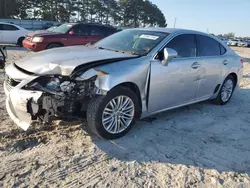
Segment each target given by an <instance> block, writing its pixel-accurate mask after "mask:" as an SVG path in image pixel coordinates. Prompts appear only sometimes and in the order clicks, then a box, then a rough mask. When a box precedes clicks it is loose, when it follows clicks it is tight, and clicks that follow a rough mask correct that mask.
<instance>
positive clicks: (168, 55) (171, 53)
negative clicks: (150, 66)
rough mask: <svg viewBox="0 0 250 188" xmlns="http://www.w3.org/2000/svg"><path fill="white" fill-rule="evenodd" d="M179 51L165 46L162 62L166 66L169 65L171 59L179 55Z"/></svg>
mask: <svg viewBox="0 0 250 188" xmlns="http://www.w3.org/2000/svg"><path fill="white" fill-rule="evenodd" d="M177 56H178V53H177V52H176V51H175V50H173V49H171V48H164V50H163V60H162V62H161V63H162V64H163V65H164V66H167V65H168V63H169V61H171V60H172V59H173V58H175V57H177Z"/></svg>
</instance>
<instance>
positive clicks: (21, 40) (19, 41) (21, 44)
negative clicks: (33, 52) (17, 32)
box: [17, 37, 25, 47]
mask: <svg viewBox="0 0 250 188" xmlns="http://www.w3.org/2000/svg"><path fill="white" fill-rule="evenodd" d="M24 39H25V37H20V38H19V39H18V40H17V45H18V46H20V47H23V40H24Z"/></svg>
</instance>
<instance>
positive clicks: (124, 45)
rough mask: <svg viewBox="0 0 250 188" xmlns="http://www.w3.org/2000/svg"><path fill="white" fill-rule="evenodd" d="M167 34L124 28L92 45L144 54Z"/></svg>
mask: <svg viewBox="0 0 250 188" xmlns="http://www.w3.org/2000/svg"><path fill="white" fill-rule="evenodd" d="M167 35H168V33H163V32H155V31H143V30H124V31H121V32H119V33H116V34H113V35H111V36H109V37H107V38H105V39H103V40H101V41H99V42H97V43H95V44H94V46H96V47H99V48H102V49H108V50H113V51H121V52H125V53H126V52H127V53H131V54H137V55H146V54H148V53H149V52H150V51H151V50H152V49H153V48H154V47H155V46H156V45H157V44H159V43H160V42H161V41H162V40H163V39H164V38H165V37H166V36H167Z"/></svg>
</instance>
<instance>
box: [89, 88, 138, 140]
mask: <svg viewBox="0 0 250 188" xmlns="http://www.w3.org/2000/svg"><path fill="white" fill-rule="evenodd" d="M138 112H139V103H138V99H137V96H136V94H135V93H134V92H133V91H132V90H130V89H129V88H126V87H117V88H114V89H113V90H111V91H110V92H109V93H108V94H107V95H106V96H97V97H95V98H93V99H92V100H91V101H90V103H89V105H88V109H87V122H88V126H89V127H90V129H91V130H92V131H93V132H94V133H96V134H97V135H100V136H101V137H103V138H106V139H115V138H119V137H122V136H124V135H125V134H126V133H127V132H128V131H129V130H130V129H131V127H132V125H133V124H134V122H135V119H136V117H138Z"/></svg>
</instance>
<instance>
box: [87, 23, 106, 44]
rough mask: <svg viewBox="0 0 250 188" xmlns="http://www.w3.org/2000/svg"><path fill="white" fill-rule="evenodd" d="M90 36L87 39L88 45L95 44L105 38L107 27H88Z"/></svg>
mask: <svg viewBox="0 0 250 188" xmlns="http://www.w3.org/2000/svg"><path fill="white" fill-rule="evenodd" d="M88 30H89V36H88V37H87V40H88V43H95V42H97V41H99V40H101V39H102V38H104V37H105V33H106V30H105V27H98V26H91V25H90V26H88Z"/></svg>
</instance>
